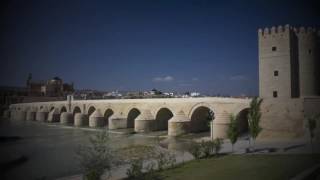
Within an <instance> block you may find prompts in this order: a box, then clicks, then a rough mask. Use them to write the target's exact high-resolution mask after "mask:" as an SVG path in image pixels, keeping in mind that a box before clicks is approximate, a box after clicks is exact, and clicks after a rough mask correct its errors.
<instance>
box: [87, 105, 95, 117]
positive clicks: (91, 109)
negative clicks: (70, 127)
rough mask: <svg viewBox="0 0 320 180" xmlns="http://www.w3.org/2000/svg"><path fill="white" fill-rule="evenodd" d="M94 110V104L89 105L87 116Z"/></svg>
mask: <svg viewBox="0 0 320 180" xmlns="http://www.w3.org/2000/svg"><path fill="white" fill-rule="evenodd" d="M95 110H96V108H95V107H94V106H90V107H89V109H88V117H90V115H91V114H92V113H93V112H94V111H95Z"/></svg>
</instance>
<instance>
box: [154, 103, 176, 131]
mask: <svg viewBox="0 0 320 180" xmlns="http://www.w3.org/2000/svg"><path fill="white" fill-rule="evenodd" d="M172 117H173V113H172V112H171V111H170V110H169V109H168V108H161V109H160V110H159V111H158V112H157V115H156V130H157V131H161V130H168V121H169V119H171V118H172Z"/></svg>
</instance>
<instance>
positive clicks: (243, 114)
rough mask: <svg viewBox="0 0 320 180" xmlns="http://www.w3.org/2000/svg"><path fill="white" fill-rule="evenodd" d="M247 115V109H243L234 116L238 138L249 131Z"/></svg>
mask: <svg viewBox="0 0 320 180" xmlns="http://www.w3.org/2000/svg"><path fill="white" fill-rule="evenodd" d="M248 113H249V108H244V109H242V110H241V111H240V112H238V113H237V114H236V121H237V127H238V130H239V134H240V136H244V135H246V134H247V133H248V131H249V124H248Z"/></svg>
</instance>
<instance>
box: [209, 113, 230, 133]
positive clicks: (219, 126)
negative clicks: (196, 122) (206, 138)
mask: <svg viewBox="0 0 320 180" xmlns="http://www.w3.org/2000/svg"><path fill="white" fill-rule="evenodd" d="M229 118H230V115H229V114H228V113H226V112H223V113H215V119H214V121H213V122H212V137H213V139H215V138H223V139H225V138H227V131H228V126H229V123H230V119H229Z"/></svg>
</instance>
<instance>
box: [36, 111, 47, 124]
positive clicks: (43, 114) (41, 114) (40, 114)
mask: <svg viewBox="0 0 320 180" xmlns="http://www.w3.org/2000/svg"><path fill="white" fill-rule="evenodd" d="M48 114H49V111H48V110H46V109H45V108H43V109H41V110H39V111H37V113H36V121H41V122H45V121H47V120H48Z"/></svg>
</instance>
